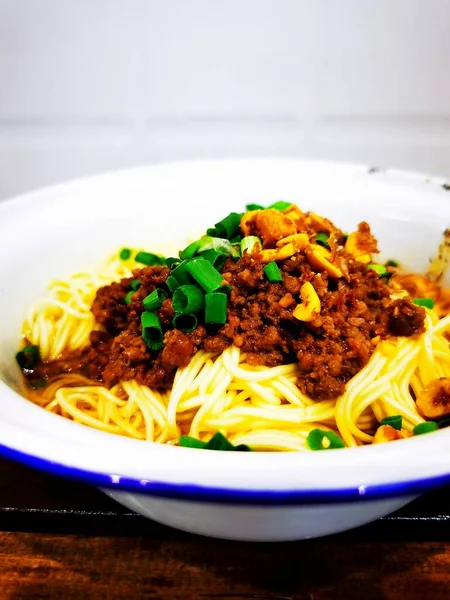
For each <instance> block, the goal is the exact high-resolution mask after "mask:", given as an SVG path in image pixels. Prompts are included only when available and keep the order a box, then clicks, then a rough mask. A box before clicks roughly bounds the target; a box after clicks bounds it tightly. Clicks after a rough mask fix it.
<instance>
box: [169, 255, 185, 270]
mask: <svg viewBox="0 0 450 600" xmlns="http://www.w3.org/2000/svg"><path fill="white" fill-rule="evenodd" d="M180 262H181V260H180V259H179V258H178V256H169V257H168V258H166V266H167V267H169V269H174V268H175V267H176V266H177V265H179V264H180Z"/></svg>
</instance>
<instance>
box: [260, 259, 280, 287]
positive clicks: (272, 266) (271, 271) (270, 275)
mask: <svg viewBox="0 0 450 600" xmlns="http://www.w3.org/2000/svg"><path fill="white" fill-rule="evenodd" d="M264 275H265V276H266V277H267V279H268V280H269V281H270V283H275V282H277V281H283V276H282V275H281V271H280V269H279V267H278V265H277V263H276V262H274V261H272V262H270V263H267V265H266V266H265V267H264Z"/></svg>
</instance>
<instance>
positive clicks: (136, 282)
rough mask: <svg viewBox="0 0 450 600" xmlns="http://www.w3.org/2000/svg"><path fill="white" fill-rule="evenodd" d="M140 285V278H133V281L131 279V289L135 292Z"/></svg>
mask: <svg viewBox="0 0 450 600" xmlns="http://www.w3.org/2000/svg"><path fill="white" fill-rule="evenodd" d="M140 287H141V282H140V281H139V279H133V281H130V289H131V290H133V291H134V292H136V291H137V290H138V289H139V288H140Z"/></svg>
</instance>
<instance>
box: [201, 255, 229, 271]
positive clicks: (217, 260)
mask: <svg viewBox="0 0 450 600" xmlns="http://www.w3.org/2000/svg"><path fill="white" fill-rule="evenodd" d="M201 256H202V258H204V259H205V260H207V261H208V262H210V263H211V264H212V266H213V267H214V268H215V269H217V270H218V271H220V270H221V269H222V267H223V265H224V264H225V261H226V260H227V256H226V254H223V253H222V252H218V251H217V250H205V251H204V252H202V254H201Z"/></svg>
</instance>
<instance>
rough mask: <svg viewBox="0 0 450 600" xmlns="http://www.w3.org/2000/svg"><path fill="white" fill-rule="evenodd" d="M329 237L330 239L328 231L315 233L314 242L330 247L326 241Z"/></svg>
mask: <svg viewBox="0 0 450 600" xmlns="http://www.w3.org/2000/svg"><path fill="white" fill-rule="evenodd" d="M329 239H330V234H329V233H318V234H317V235H316V237H315V238H314V241H315V243H316V244H320V245H321V246H324V247H325V248H330V245H329V243H328V240H329Z"/></svg>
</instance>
